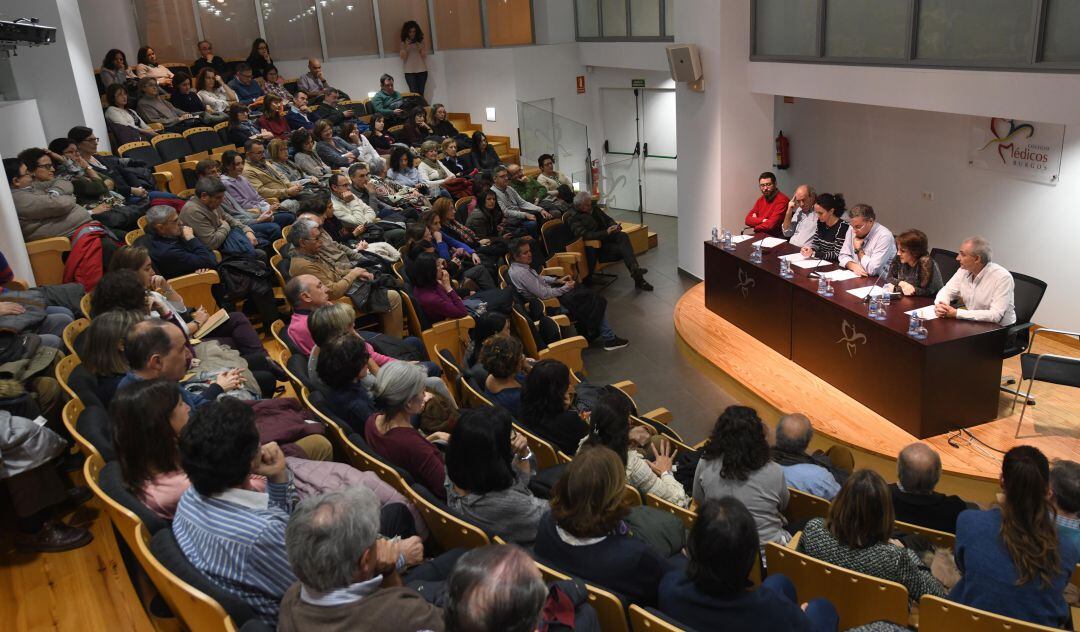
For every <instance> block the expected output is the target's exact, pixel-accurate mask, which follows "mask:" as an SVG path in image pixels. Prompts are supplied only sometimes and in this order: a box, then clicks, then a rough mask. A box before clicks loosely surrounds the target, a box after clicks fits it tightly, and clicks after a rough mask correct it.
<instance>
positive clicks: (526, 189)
mask: <svg viewBox="0 0 1080 632" xmlns="http://www.w3.org/2000/svg"><path fill="white" fill-rule="evenodd" d="M506 173H507V174H508V175H509V176H510V186H511V187H513V188H514V190H515V191H517V192H518V195H520V196H521V199H523V200H525V201H526V202H532V203H533V204H537V205H539V206H540V208H543V209H545V210H547V211H548V212H549V213H551V214H552V215H553V216H555V217H562V214H563V213H564V212H568V211H569V210H570V205H569V204H567V203H566V202H564V201H563V200H561V199H559V197H558V196H557V195H548V190H547V187H545V186H544V185H542V184H540V182H539V181H538V180H537V179H536V178H532V177H527V176H526V175H525V170H524V169H522V168H521V165H519V164H517V163H510V164H508V165H506Z"/></svg>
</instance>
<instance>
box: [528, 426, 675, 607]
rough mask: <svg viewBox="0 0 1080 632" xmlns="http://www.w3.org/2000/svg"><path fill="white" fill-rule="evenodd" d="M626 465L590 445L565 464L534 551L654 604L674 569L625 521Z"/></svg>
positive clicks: (586, 577)
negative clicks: (636, 535)
mask: <svg viewBox="0 0 1080 632" xmlns="http://www.w3.org/2000/svg"><path fill="white" fill-rule="evenodd" d="M625 492H626V468H625V467H623V464H622V461H620V460H619V457H618V455H616V454H615V453H614V452H612V451H611V450H609V449H608V448H605V447H594V448H587V449H585V450H583V451H582V452H581V454H579V455H577V456H576V457H574V460H573V461H571V462H570V464H569V465H567V466H566V470H564V471H563V475H562V477H561V478H559V480H558V482H556V483H555V487H554V489H553V490H552V493H551V511H550V512H548V513H547V514H546V515H545V516H544V517H543V518H541V519H540V526H539V528H538V530H537V533H536V545H535V546H534V547H533V552H534V553H535V555H536V558H537V559H538V560H539V561H541V562H543V563H545V564H549V565H551V566H553V567H555V568H557V569H559V570H561V571H563V572H565V573H569V574H571V575H574V576H575V577H580V578H581V579H583V580H585V581H587V582H589V583H590V584H595V585H597V586H601V587H603V588H606V589H608V590H612V591H615V592H616V593H618V594H620V595H622V596H623V597H624V598H625V599H626V600H627V601H628V602H630V603H636V604H638V605H640V606H643V607H648V606H655V605H656V603H657V600H656V596H657V589H658V588H659V585H660V580H661V578H663V577H664V575H666V574H667V573H669V572H670V571H672V570H674V569H675V565H674V564H673V563H672V562H669V561H668V560H667V559H665V558H664V557H662V556H661V555H660V553H658V552H657V551H656V550H655V549H653V548H652V547H651V546H649V545H648V544H647V543H646V542H645V541H644V540H640V539H638V538H636V537H634V536H632V535H631V534H630V532H629V528H628V527H627V525H626V523H625V522H624V521H623V519H624V518H626V516H627V515H628V514H629V512H630V507H629V505H628V504H627V500H626V493H625Z"/></svg>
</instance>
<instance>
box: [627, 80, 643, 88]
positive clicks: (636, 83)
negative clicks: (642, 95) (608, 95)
mask: <svg viewBox="0 0 1080 632" xmlns="http://www.w3.org/2000/svg"><path fill="white" fill-rule="evenodd" d="M630 87H631V88H644V87H645V80H644V79H631V80H630Z"/></svg>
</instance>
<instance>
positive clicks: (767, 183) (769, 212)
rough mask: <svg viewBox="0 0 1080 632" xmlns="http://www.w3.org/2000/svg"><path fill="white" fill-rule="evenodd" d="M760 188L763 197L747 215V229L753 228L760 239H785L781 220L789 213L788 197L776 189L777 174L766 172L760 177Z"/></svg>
mask: <svg viewBox="0 0 1080 632" xmlns="http://www.w3.org/2000/svg"><path fill="white" fill-rule="evenodd" d="M758 188H759V189H760V190H761V197H759V198H758V199H757V202H754V207H753V208H751V209H750V212H749V213H747V214H746V226H747V228H753V229H754V234H755V235H757V236H759V237H766V236H772V237H783V236H784V233H783V227H782V225H781V223H780V222H781V220H783V219H784V215H785V214H786V213H787V207H788V202H789V201H790V200H789V199H788V196H786V195H784V194H783V193H781V192H780V191H779V190H778V189H777V188H776V174H774V173H773V172H771V171H766V172H764V173H762V174H761V175H760V176H758Z"/></svg>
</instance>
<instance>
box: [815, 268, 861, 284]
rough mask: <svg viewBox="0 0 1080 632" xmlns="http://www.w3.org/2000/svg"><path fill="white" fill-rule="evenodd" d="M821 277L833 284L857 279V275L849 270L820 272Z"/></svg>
mask: <svg viewBox="0 0 1080 632" xmlns="http://www.w3.org/2000/svg"><path fill="white" fill-rule="evenodd" d="M821 276H823V277H825V278H826V279H830V280H832V282H833V283H839V282H840V281H848V280H850V279H857V278H858V277H859V275H857V274H855V273H854V272H852V271H851V270H833V271H831V272H822V273H821Z"/></svg>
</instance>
